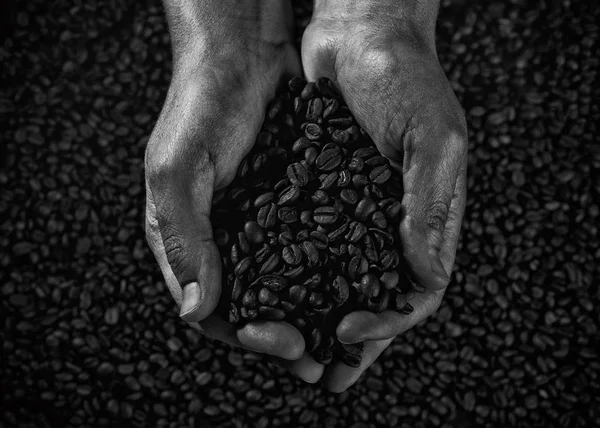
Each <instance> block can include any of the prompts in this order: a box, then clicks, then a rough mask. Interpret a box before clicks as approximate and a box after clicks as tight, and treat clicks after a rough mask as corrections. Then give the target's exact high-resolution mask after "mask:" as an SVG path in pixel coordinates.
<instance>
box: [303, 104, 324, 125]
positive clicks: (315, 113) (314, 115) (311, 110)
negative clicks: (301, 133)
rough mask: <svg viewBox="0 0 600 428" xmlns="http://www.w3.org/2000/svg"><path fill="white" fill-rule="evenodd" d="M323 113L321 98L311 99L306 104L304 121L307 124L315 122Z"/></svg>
mask: <svg viewBox="0 0 600 428" xmlns="http://www.w3.org/2000/svg"><path fill="white" fill-rule="evenodd" d="M322 113H323V101H322V100H321V98H313V99H311V100H310V101H309V102H308V107H307V109H306V120H307V121H309V122H316V121H317V119H319V118H320V117H321V114H322Z"/></svg>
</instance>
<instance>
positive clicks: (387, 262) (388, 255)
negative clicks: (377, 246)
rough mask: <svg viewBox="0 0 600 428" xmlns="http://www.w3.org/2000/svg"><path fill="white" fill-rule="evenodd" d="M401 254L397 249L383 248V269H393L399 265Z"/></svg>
mask: <svg viewBox="0 0 600 428" xmlns="http://www.w3.org/2000/svg"><path fill="white" fill-rule="evenodd" d="M399 262H400V255H399V254H398V252H397V251H396V250H383V251H382V252H381V269H382V270H384V271H385V270H391V269H394V268H396V266H398V263H399Z"/></svg>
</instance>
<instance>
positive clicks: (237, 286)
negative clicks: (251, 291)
mask: <svg viewBox="0 0 600 428" xmlns="http://www.w3.org/2000/svg"><path fill="white" fill-rule="evenodd" d="M243 291H244V284H243V283H242V280H241V279H239V278H237V277H236V278H235V279H234V280H233V288H232V290H231V300H233V301H235V300H237V299H239V298H240V296H241V295H242V292H243Z"/></svg>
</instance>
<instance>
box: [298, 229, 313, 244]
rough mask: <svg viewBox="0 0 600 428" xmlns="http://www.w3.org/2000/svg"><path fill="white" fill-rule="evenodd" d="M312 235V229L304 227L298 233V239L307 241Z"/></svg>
mask: <svg viewBox="0 0 600 428" xmlns="http://www.w3.org/2000/svg"><path fill="white" fill-rule="evenodd" d="M309 236H310V231H309V230H308V229H302V230H300V231H299V232H298V233H297V234H296V241H298V242H301V241H306V240H307V239H308V237H309Z"/></svg>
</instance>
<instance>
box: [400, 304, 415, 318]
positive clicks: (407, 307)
mask: <svg viewBox="0 0 600 428" xmlns="http://www.w3.org/2000/svg"><path fill="white" fill-rule="evenodd" d="M414 310H415V308H413V306H412V305H411V304H410V303H406V304H405V305H404V307H403V308H402V309H401V310H400V312H401V313H402V314H404V315H409V314H411V313H412V312H413V311H414Z"/></svg>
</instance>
